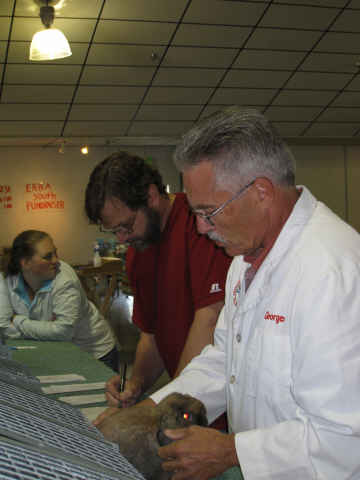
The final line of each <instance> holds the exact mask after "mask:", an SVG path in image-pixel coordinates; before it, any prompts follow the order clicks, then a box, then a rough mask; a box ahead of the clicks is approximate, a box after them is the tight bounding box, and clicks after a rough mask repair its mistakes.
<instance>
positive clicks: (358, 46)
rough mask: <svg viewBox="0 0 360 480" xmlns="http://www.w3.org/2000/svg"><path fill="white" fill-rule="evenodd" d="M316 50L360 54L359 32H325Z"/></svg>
mask: <svg viewBox="0 0 360 480" xmlns="http://www.w3.org/2000/svg"><path fill="white" fill-rule="evenodd" d="M315 51H316V52H340V53H357V54H360V33H338V32H329V33H327V34H326V35H325V36H324V37H323V38H322V39H321V40H320V42H319V43H318V45H317V46H316V48H315Z"/></svg>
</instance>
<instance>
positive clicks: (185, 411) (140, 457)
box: [98, 393, 208, 480]
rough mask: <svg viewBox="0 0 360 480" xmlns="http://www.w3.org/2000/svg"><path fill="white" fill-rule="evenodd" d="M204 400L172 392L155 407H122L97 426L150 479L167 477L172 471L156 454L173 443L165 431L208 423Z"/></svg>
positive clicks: (163, 479) (164, 478)
mask: <svg viewBox="0 0 360 480" xmlns="http://www.w3.org/2000/svg"><path fill="white" fill-rule="evenodd" d="M207 424H208V422H207V418H206V410H205V407H204V405H203V404H202V402H200V401H199V400H197V399H196V398H193V397H191V396H190V395H182V394H181V393H172V394H170V395H168V396H167V397H165V398H164V399H163V400H162V401H161V402H159V403H158V404H157V405H156V406H155V407H149V406H146V405H145V406H142V405H136V406H135V407H130V408H123V409H119V411H118V412H116V413H115V414H113V415H111V416H110V417H107V418H105V419H104V420H103V421H102V423H101V424H100V425H99V426H98V428H99V430H100V431H101V432H102V433H103V435H104V437H105V438H106V439H107V440H110V441H111V442H115V443H117V444H118V445H119V450H120V453H121V454H122V455H124V457H126V458H127V459H128V460H129V461H130V462H131V463H132V464H133V465H134V466H135V467H136V468H137V469H138V470H139V472H141V473H142V474H143V475H144V477H145V478H146V479H148V480H167V479H169V478H171V473H169V472H165V471H164V470H162V468H161V459H160V457H159V456H158V454H157V451H158V449H159V447H160V446H163V445H166V444H168V443H170V442H171V441H172V440H170V439H169V438H168V437H167V436H166V435H165V434H164V430H166V429H167V428H170V429H173V428H184V427H189V426H190V425H202V426H207Z"/></svg>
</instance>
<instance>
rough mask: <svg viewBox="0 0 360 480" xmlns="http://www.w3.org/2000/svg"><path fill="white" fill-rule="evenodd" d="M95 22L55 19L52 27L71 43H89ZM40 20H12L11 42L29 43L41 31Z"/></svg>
mask: <svg viewBox="0 0 360 480" xmlns="http://www.w3.org/2000/svg"><path fill="white" fill-rule="evenodd" d="M95 24H96V21H95V20H88V19H85V18H76V19H75V18H66V19H63V18H57V19H55V21H54V24H53V26H54V27H55V28H58V29H59V30H61V31H62V32H63V34H64V35H65V36H66V38H67V39H68V41H69V43H70V46H71V42H89V41H90V39H91V35H92V33H93V31H94V28H95ZM43 29H44V27H43V25H42V23H41V20H40V18H19V17H15V18H14V24H13V30H12V33H11V38H12V40H16V41H23V42H31V39H32V37H33V35H34V33H35V32H38V31H39V30H43Z"/></svg>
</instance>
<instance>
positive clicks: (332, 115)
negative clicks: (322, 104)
mask: <svg viewBox="0 0 360 480" xmlns="http://www.w3.org/2000/svg"><path fill="white" fill-rule="evenodd" d="M339 118H341V120H342V121H344V122H358V123H359V122H360V107H358V108H356V107H348V108H341V107H338V108H327V109H326V110H325V111H324V112H323V113H322V114H321V116H320V117H319V118H318V120H319V121H320V122H338V121H339ZM359 126H360V125H359Z"/></svg>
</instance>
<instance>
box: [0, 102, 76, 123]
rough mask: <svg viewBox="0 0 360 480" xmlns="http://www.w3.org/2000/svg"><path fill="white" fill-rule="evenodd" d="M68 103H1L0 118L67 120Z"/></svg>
mask: <svg viewBox="0 0 360 480" xmlns="http://www.w3.org/2000/svg"><path fill="white" fill-rule="evenodd" d="M67 110H68V105H67V104H50V103H48V104H37V105H36V104H31V105H29V104H26V103H25V104H21V103H1V104H0V120H24V121H25V120H65V116H66V113H67Z"/></svg>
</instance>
